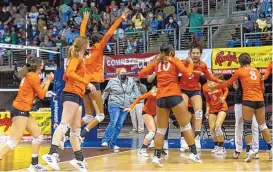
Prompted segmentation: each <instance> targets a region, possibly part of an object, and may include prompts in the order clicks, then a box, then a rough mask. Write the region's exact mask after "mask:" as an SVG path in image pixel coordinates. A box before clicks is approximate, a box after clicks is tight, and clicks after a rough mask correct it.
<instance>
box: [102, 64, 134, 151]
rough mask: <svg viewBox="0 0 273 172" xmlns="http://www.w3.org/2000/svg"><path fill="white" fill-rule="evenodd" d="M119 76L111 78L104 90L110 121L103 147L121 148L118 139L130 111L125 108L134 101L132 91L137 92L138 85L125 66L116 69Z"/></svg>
mask: <svg viewBox="0 0 273 172" xmlns="http://www.w3.org/2000/svg"><path fill="white" fill-rule="evenodd" d="M116 71H117V72H116V73H117V78H113V79H110V80H109V82H108V84H107V86H106V88H105V90H104V92H103V96H102V98H103V101H104V102H105V100H106V99H107V98H108V97H111V98H109V99H108V111H109V115H110V122H109V124H108V126H107V128H106V131H105V133H104V136H103V139H102V144H101V145H102V146H103V147H111V148H114V150H117V149H119V147H118V146H117V145H116V141H117V138H118V135H119V133H120V130H121V128H122V126H123V122H124V121H125V119H126V117H127V115H128V113H127V112H124V111H123V110H124V109H125V108H127V107H129V105H130V103H132V92H133V91H135V92H137V91H138V90H137V86H136V84H135V82H134V80H133V79H132V78H131V77H127V70H126V69H125V68H118V69H117V70H116Z"/></svg>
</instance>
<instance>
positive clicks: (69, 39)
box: [66, 25, 80, 45]
mask: <svg viewBox="0 0 273 172" xmlns="http://www.w3.org/2000/svg"><path fill="white" fill-rule="evenodd" d="M79 36H80V34H79V32H78V31H77V30H76V28H75V26H73V25H72V26H71V32H70V33H68V35H67V36H66V42H67V44H69V45H72V43H73V41H74V39H75V38H77V37H79Z"/></svg>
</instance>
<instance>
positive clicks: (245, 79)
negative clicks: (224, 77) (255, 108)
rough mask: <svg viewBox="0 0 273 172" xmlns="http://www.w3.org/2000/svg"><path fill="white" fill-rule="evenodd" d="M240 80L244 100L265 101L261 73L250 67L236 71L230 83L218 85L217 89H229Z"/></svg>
mask: <svg viewBox="0 0 273 172" xmlns="http://www.w3.org/2000/svg"><path fill="white" fill-rule="evenodd" d="M238 79H240V81H241V84H242V89H243V100H248V101H264V94H263V91H264V84H263V81H261V73H260V71H259V70H258V69H256V68H254V67H251V66H249V65H247V66H244V67H241V68H239V69H238V70H236V72H235V73H234V74H233V75H232V77H231V78H230V79H229V80H228V81H226V82H224V83H222V84H219V85H216V88H225V87H228V86H229V85H232V84H233V82H235V81H236V80H238Z"/></svg>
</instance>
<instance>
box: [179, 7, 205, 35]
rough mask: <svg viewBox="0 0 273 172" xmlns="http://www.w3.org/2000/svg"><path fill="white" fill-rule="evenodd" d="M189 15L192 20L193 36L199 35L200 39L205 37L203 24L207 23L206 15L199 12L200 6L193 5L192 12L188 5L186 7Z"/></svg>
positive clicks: (190, 20) (191, 29)
mask: <svg viewBox="0 0 273 172" xmlns="http://www.w3.org/2000/svg"><path fill="white" fill-rule="evenodd" d="M184 8H185V11H186V12H187V15H188V17H189V22H190V30H189V32H190V33H191V36H192V37H193V36H194V35H197V37H198V39H202V37H203V28H202V26H203V25H204V23H205V20H204V17H203V15H202V14H199V13H197V11H198V7H197V6H193V8H192V12H189V11H188V7H184Z"/></svg>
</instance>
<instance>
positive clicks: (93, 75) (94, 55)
mask: <svg viewBox="0 0 273 172" xmlns="http://www.w3.org/2000/svg"><path fill="white" fill-rule="evenodd" d="M122 21H123V18H122V17H120V18H119V19H117V20H116V21H115V23H114V24H113V25H112V26H111V27H110V28H109V30H108V31H107V33H106V34H105V35H104V36H103V38H102V40H101V41H100V42H99V43H96V44H95V45H94V46H93V47H92V48H91V50H90V54H89V56H86V57H85V66H86V68H87V71H88V75H89V76H88V78H90V80H89V81H90V82H104V58H103V50H104V48H105V46H106V45H107V43H108V41H109V39H110V38H111V37H112V36H113V34H114V32H115V30H116V29H117V28H118V26H119V25H120V23H121V22H122ZM87 22H88V19H83V21H82V23H81V28H80V36H84V37H85V36H86V35H85V33H86V25H87Z"/></svg>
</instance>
